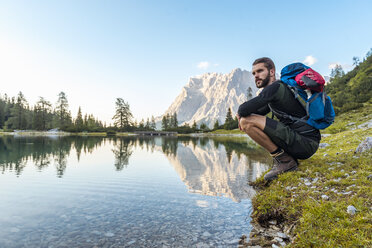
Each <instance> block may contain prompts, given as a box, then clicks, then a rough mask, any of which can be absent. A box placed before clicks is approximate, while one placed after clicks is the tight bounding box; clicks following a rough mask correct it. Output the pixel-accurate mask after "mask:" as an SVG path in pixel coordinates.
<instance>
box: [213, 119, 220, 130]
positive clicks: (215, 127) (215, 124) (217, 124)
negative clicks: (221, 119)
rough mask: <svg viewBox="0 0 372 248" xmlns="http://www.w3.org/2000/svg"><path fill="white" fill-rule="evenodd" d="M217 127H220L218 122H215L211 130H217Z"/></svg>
mask: <svg viewBox="0 0 372 248" xmlns="http://www.w3.org/2000/svg"><path fill="white" fill-rule="evenodd" d="M219 127H220V123H218V120H216V122H215V123H214V125H213V129H214V130H217V129H218V128H219Z"/></svg>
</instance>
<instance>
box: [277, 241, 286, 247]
mask: <svg viewBox="0 0 372 248" xmlns="http://www.w3.org/2000/svg"><path fill="white" fill-rule="evenodd" d="M279 243H280V245H281V246H282V247H284V246H286V245H287V244H286V243H285V242H279Z"/></svg>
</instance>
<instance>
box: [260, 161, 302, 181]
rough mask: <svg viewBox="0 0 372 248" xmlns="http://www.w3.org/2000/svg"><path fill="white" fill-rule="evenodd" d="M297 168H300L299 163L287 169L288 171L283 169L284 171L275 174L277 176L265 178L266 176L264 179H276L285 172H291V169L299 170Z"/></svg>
mask: <svg viewBox="0 0 372 248" xmlns="http://www.w3.org/2000/svg"><path fill="white" fill-rule="evenodd" d="M297 169H298V165H296V166H294V167H292V168H290V169H288V170H286V171H283V172H281V173H279V174H277V175H275V176H272V177H270V178H265V177H264V179H265V180H266V181H272V180H274V179H277V178H278V176H279V175H281V174H283V173H286V172H290V171H295V170H297Z"/></svg>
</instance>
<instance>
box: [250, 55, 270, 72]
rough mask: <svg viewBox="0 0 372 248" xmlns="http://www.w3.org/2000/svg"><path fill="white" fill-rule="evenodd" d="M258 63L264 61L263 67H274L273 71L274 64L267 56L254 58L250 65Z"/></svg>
mask: <svg viewBox="0 0 372 248" xmlns="http://www.w3.org/2000/svg"><path fill="white" fill-rule="evenodd" d="M259 63H264V65H265V67H266V68H267V69H268V70H269V71H270V70H271V69H274V71H275V65H274V62H273V61H272V60H271V59H270V58H268V57H262V58H258V59H256V60H255V61H254V62H253V64H252V65H257V64H259Z"/></svg>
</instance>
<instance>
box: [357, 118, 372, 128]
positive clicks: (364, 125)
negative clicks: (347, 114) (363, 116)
mask: <svg viewBox="0 0 372 248" xmlns="http://www.w3.org/2000/svg"><path fill="white" fill-rule="evenodd" d="M371 127H372V119H371V120H369V121H367V122H364V123H362V124H360V125H359V126H358V128H367V129H368V128H371Z"/></svg>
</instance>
